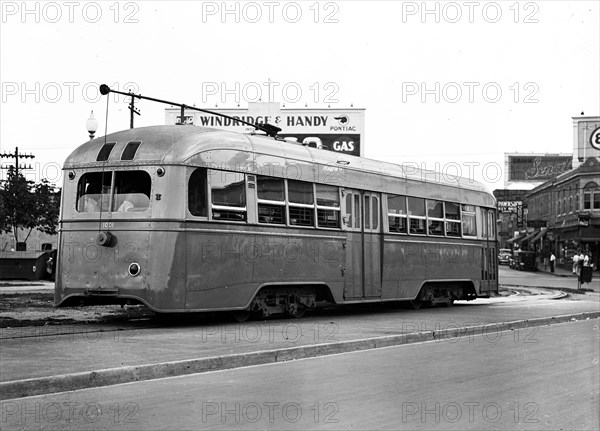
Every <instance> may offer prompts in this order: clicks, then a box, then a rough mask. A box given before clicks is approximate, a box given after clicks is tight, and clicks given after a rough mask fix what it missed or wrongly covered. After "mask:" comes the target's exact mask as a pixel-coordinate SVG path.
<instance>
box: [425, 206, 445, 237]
mask: <svg viewBox="0 0 600 431" xmlns="http://www.w3.org/2000/svg"><path fill="white" fill-rule="evenodd" d="M427 224H428V233H429V235H435V236H444V203H443V202H442V201H434V200H429V199H428V200H427Z"/></svg>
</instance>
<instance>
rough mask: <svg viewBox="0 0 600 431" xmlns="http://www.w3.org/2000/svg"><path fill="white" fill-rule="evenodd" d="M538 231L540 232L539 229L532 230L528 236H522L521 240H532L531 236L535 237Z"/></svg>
mask: <svg viewBox="0 0 600 431" xmlns="http://www.w3.org/2000/svg"><path fill="white" fill-rule="evenodd" d="M538 233H539V230H534V231H533V232H531V233H530V234H528V235H527V236H526V237H524V238H521V239H520V240H519V242H525V241H530V240H531V238H533V237H534V236H536V235H537V234H538Z"/></svg>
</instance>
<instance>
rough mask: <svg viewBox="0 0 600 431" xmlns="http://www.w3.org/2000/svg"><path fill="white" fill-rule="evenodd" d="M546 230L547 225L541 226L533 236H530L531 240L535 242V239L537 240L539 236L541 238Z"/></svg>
mask: <svg viewBox="0 0 600 431" xmlns="http://www.w3.org/2000/svg"><path fill="white" fill-rule="evenodd" d="M547 232H548V228H547V227H543V228H541V229H540V230H539V232H538V233H537V234H536V235H535V236H534V237H533V238H531V242H536V241H537V240H539V239H540V238H542V237H543V236H544V235H546V233H547Z"/></svg>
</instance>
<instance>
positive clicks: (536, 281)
mask: <svg viewBox="0 0 600 431" xmlns="http://www.w3.org/2000/svg"><path fill="white" fill-rule="evenodd" d="M498 273H499V274H498V276H499V278H498V279H499V280H500V284H501V285H505V286H531V287H551V288H566V289H577V277H576V276H575V275H573V274H572V273H570V272H568V271H564V270H560V271H559V270H557V272H555V273H554V274H552V273H549V272H544V271H537V272H529V271H516V270H514V269H510V268H509V267H508V266H505V265H503V266H500V267H499V271H498ZM582 287H584V288H585V289H591V290H593V291H594V292H600V272H598V271H596V272H595V273H594V278H593V279H592V282H591V283H584V284H583V285H582Z"/></svg>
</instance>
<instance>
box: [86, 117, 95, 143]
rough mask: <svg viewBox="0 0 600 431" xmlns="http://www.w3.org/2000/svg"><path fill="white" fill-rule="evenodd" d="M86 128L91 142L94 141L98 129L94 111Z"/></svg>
mask: <svg viewBox="0 0 600 431" xmlns="http://www.w3.org/2000/svg"><path fill="white" fill-rule="evenodd" d="M85 127H86V128H87V131H88V133H89V134H90V141H91V140H92V139H94V133H96V130H97V129H98V120H96V117H94V111H92V112H91V113H90V118H88V119H87V121H86V122H85Z"/></svg>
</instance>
